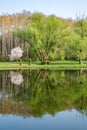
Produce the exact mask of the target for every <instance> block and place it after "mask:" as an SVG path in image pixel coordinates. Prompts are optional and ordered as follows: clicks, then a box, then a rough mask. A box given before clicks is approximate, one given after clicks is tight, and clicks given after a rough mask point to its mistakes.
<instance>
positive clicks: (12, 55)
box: [9, 47, 23, 62]
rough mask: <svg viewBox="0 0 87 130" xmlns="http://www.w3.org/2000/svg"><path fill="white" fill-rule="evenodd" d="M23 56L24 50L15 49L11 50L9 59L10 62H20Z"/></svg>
mask: <svg viewBox="0 0 87 130" xmlns="http://www.w3.org/2000/svg"><path fill="white" fill-rule="evenodd" d="M22 56H23V50H22V49H21V48H20V47H15V48H13V49H12V50H11V53H10V55H9V58H10V61H14V60H19V59H20V58H21V57H22ZM20 62H21V61H20Z"/></svg>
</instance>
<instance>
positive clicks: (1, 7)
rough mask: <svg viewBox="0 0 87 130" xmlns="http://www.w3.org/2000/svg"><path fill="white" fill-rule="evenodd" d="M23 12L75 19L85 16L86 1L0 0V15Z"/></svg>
mask: <svg viewBox="0 0 87 130" xmlns="http://www.w3.org/2000/svg"><path fill="white" fill-rule="evenodd" d="M23 10H26V11H30V12H31V13H33V12H41V13H44V14H46V15H51V14H55V15H56V16H58V17H63V18H72V19H75V18H76V16H78V15H83V14H85V15H86V14H87V0H0V15H2V14H6V13H7V14H13V13H18V12H22V11H23Z"/></svg>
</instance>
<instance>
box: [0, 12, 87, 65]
mask: <svg viewBox="0 0 87 130" xmlns="http://www.w3.org/2000/svg"><path fill="white" fill-rule="evenodd" d="M18 46H20V47H21V48H22V50H23V51H24V53H23V57H22V59H23V60H24V61H28V60H29V59H32V60H33V61H38V60H39V61H41V62H44V61H57V60H78V61H79V63H82V61H83V60H86V59H87V18H86V17H85V16H84V15H82V16H81V15H80V16H78V17H77V18H76V20H72V19H64V18H60V17H57V16H55V15H49V16H47V15H44V14H42V13H38V12H34V13H31V12H27V11H23V12H22V13H17V14H13V15H9V14H4V15H1V16H0V61H9V54H10V52H11V49H13V48H15V47H18Z"/></svg>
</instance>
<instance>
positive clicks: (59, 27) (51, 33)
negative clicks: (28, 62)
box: [15, 13, 68, 63]
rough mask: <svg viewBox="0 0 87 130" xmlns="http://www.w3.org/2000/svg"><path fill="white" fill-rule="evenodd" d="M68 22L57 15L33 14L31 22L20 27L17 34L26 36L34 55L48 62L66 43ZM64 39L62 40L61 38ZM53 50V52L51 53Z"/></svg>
mask: <svg viewBox="0 0 87 130" xmlns="http://www.w3.org/2000/svg"><path fill="white" fill-rule="evenodd" d="M67 26H68V25H67V24H66V23H65V22H64V21H62V20H60V19H58V18H57V17H56V16H54V15H51V16H48V17H47V16H45V15H43V14H40V13H36V14H33V15H32V16H31V22H30V23H29V25H28V26H27V27H26V28H24V29H21V30H20V29H18V30H16V31H15V34H16V35H17V36H18V37H21V38H22V40H23V37H24V38H25V39H24V40H26V41H27V42H28V43H29V44H30V51H31V53H32V55H33V56H35V55H36V57H37V59H39V60H40V61H41V62H42V63H44V62H45V63H46V62H47V60H48V59H49V57H50V58H51V57H52V55H54V54H55V51H56V52H57V53H56V56H57V55H58V48H59V47H60V46H61V44H63V45H64V41H65V39H64V38H65V36H66V35H67V33H66V32H67V30H66V29H67ZM61 39H62V40H61ZM51 52H52V53H51Z"/></svg>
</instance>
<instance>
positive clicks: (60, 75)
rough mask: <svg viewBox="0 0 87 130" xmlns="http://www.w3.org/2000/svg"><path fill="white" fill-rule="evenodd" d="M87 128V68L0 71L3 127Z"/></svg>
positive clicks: (3, 129)
mask: <svg viewBox="0 0 87 130" xmlns="http://www.w3.org/2000/svg"><path fill="white" fill-rule="evenodd" d="M18 129H20V130H77V129H79V130H87V71H62V70H59V71H57V70H56V71H54V70H27V71H21V70H20V71H0V130H18Z"/></svg>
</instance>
